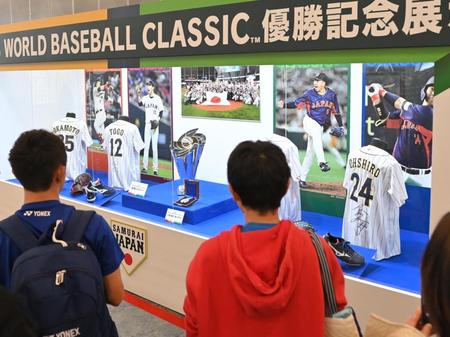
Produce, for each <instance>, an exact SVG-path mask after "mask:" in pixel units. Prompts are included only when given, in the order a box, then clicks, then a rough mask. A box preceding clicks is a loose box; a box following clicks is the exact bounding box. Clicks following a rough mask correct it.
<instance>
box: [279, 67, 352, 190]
mask: <svg viewBox="0 0 450 337" xmlns="http://www.w3.org/2000/svg"><path fill="white" fill-rule="evenodd" d="M348 79H349V66H345V65H344V66H326V67H324V66H314V65H313V66H303V65H302V66H277V67H275V81H276V82H275V83H276V84H275V85H276V93H275V99H276V103H275V104H276V127H277V128H279V129H285V130H286V132H287V135H288V138H290V139H291V140H292V141H293V142H294V143H295V144H296V145H297V147H298V148H299V150H300V153H299V155H300V161H301V163H302V169H301V175H300V188H302V189H309V190H312V191H315V192H320V193H326V194H332V195H337V196H345V191H344V189H343V188H342V186H341V185H342V184H341V182H342V179H343V177H344V172H345V165H346V158H347V140H346V135H347V130H346V121H347V116H348V111H347V110H348V102H347V100H348V93H347V91H348Z"/></svg>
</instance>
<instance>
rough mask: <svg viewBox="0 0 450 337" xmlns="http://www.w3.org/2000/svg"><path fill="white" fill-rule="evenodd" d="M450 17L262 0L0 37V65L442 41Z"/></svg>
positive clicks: (424, 8) (361, 5) (413, 4)
mask: <svg viewBox="0 0 450 337" xmlns="http://www.w3.org/2000/svg"><path fill="white" fill-rule="evenodd" d="M125 10H126V8H124V11H125ZM449 21H450V9H449V0H431V1H430V0H428V1H417V0H395V1H394V0H392V1H388V0H375V1H373V0H363V1H340V2H338V1H325V0H321V1H319V0H316V1H302V0H295V1H294V0H280V1H276V2H275V1H268V0H264V1H257V2H247V3H241V4H234V5H222V6H214V7H207V8H199V9H190V10H182V11H175V12H168V13H158V14H150V15H142V16H137V17H122V18H115V19H114V18H111V19H109V20H103V21H96V22H89V23H83V24H73V25H65V26H56V27H50V28H45V29H36V30H28V31H20V32H13V33H5V34H0V63H1V64H8V63H22V62H44V61H70V60H87V59H114V58H122V59H124V58H143V57H160V56H183V55H204V54H227V53H249V52H273V51H277V52H279V51H305V50H333V49H334V50H336V49H355V48H365V49H367V48H397V47H414V46H420V47H426V46H445V45H448V36H449V35H450V27H449Z"/></svg>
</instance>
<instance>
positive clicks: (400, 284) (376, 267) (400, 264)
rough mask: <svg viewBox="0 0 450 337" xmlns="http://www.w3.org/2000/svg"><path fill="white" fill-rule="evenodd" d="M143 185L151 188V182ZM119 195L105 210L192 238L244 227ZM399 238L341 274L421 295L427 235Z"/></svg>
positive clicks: (322, 229)
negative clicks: (125, 201) (394, 251)
mask: <svg viewBox="0 0 450 337" xmlns="http://www.w3.org/2000/svg"><path fill="white" fill-rule="evenodd" d="M97 176H100V177H101V179H102V181H103V182H104V183H105V184H107V181H106V175H104V174H103V175H100V174H98V173H97ZM11 182H13V183H15V184H19V183H18V182H17V180H11ZM143 182H146V183H150V184H152V182H147V181H143ZM120 195H121V194H118V195H117V196H116V197H114V198H112V199H110V200H109V201H108V202H107V203H105V204H104V205H103V206H102V207H103V208H104V209H106V210H110V211H115V212H119V213H122V214H124V215H128V216H132V217H135V218H138V219H141V220H142V221H150V222H152V223H154V224H157V225H159V226H163V227H166V228H168V229H172V230H175V231H179V232H183V233H186V234H187V235H195V236H198V237H202V238H205V239H208V238H211V237H213V236H216V235H218V234H219V233H220V232H222V231H224V230H229V229H230V228H231V227H232V226H233V225H235V224H243V223H244V216H243V214H242V213H241V211H240V210H239V209H235V210H233V211H230V212H227V213H224V214H220V215H218V216H217V217H215V218H211V219H209V220H206V221H203V222H200V223H197V224H195V225H192V224H187V223H183V224H182V225H178V224H173V223H169V222H167V221H165V219H164V217H161V216H156V215H152V214H149V213H146V212H143V211H140V210H136V209H132V208H126V207H123V205H122V198H120V197H119V196H120ZM64 197H67V198H69V199H73V200H75V201H78V202H83V203H85V204H88V203H87V202H86V201H85V200H82V199H80V198H79V199H77V198H73V196H71V195H70V194H69V195H67V196H66V195H64ZM302 218H303V220H304V221H307V222H309V223H311V224H312V225H313V226H314V228H315V229H316V231H317V232H318V233H319V234H320V235H324V234H325V233H327V232H330V233H332V234H333V235H336V236H341V234H340V233H341V229H342V218H339V217H333V216H328V215H323V214H318V213H312V212H306V211H302ZM400 238H401V249H402V253H401V255H399V256H395V257H392V258H390V259H387V260H382V261H378V262H377V261H375V260H373V259H371V257H370V256H366V254H365V253H364V252H363V251H362V250H361V248H360V247H354V248H355V250H356V251H358V252H359V253H363V255H364V256H365V258H366V263H367V265H366V266H363V270H362V272H361V270H360V269H355V268H351V267H347V266H344V265H343V271H344V273H345V274H346V275H347V276H351V277H355V278H358V279H361V280H364V281H368V282H373V283H376V284H380V285H384V286H388V287H392V288H395V289H400V290H404V291H407V292H411V293H415V294H420V261H421V258H422V254H423V252H424V250H425V246H426V245H427V243H428V234H425V233H420V232H415V231H409V230H403V229H402V230H400ZM363 249H364V248H363ZM370 255H372V254H370Z"/></svg>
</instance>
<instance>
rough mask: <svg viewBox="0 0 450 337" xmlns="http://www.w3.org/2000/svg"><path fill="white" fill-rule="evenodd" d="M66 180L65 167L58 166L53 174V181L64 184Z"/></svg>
mask: <svg viewBox="0 0 450 337" xmlns="http://www.w3.org/2000/svg"><path fill="white" fill-rule="evenodd" d="M65 180H66V167H65V166H64V165H59V167H58V168H57V169H56V172H55V181H56V182H57V183H58V184H61V183H62V184H64V182H65Z"/></svg>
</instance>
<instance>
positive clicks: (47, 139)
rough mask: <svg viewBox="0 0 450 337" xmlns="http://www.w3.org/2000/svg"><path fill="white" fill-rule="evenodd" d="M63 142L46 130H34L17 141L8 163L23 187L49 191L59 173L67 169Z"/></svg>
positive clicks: (31, 189) (33, 190)
mask: <svg viewBox="0 0 450 337" xmlns="http://www.w3.org/2000/svg"><path fill="white" fill-rule="evenodd" d="M66 161H67V155H66V151H65V148H64V143H63V142H62V140H61V139H60V138H59V137H58V136H56V135H54V134H53V133H50V132H48V131H46V130H31V131H26V132H24V133H22V134H21V135H20V136H19V138H17V140H16V142H15V143H14V145H13V147H12V149H11V151H10V152H9V163H10V164H11V167H12V171H13V173H14V175H15V176H16V178H17V179H18V180H19V181H20V183H21V184H22V186H23V187H24V188H25V189H26V190H28V191H32V192H42V191H46V190H48V189H49V188H50V185H51V184H52V180H53V176H54V174H55V172H56V170H57V169H58V168H59V167H60V166H61V165H63V166H66Z"/></svg>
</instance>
